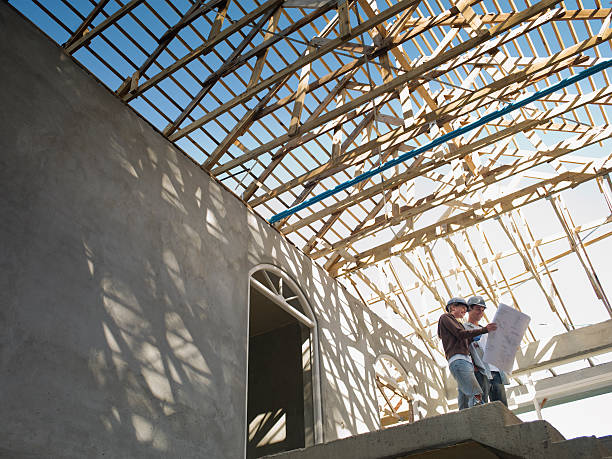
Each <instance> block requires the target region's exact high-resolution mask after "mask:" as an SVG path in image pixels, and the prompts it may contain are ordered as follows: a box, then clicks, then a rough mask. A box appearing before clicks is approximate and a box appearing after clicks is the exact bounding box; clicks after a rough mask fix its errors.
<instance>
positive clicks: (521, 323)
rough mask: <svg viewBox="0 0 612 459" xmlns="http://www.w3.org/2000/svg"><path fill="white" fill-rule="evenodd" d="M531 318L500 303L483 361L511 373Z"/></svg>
mask: <svg viewBox="0 0 612 459" xmlns="http://www.w3.org/2000/svg"><path fill="white" fill-rule="evenodd" d="M530 320H531V318H530V317H529V316H528V315H527V314H523V313H522V312H520V311H518V310H516V309H514V308H512V307H510V306H508V305H505V304H503V303H500V305H499V307H498V309H497V312H496V313H495V317H494V318H493V322H495V323H496V324H497V330H495V331H492V332H490V333H489V336H488V338H487V345H486V348H485V351H484V356H483V359H484V361H485V362H487V363H490V364H493V365H495V366H496V367H497V368H499V369H500V370H503V371H505V372H506V373H512V366H513V364H514V356H515V355H516V351H517V350H518V348H519V346H520V344H521V340H522V339H523V335H524V334H525V331H526V330H527V327H528V326H529V321H530Z"/></svg>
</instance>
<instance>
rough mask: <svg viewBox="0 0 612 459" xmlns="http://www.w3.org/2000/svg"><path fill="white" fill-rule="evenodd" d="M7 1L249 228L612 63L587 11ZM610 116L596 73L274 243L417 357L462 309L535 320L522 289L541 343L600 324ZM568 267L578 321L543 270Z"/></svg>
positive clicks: (481, 1)
mask: <svg viewBox="0 0 612 459" xmlns="http://www.w3.org/2000/svg"><path fill="white" fill-rule="evenodd" d="M9 3H11V4H13V6H14V7H15V8H17V9H18V10H19V11H21V12H22V14H24V15H25V16H27V17H29V18H30V19H31V20H32V21H33V22H34V23H35V24H37V25H38V26H39V27H40V28H41V29H42V30H43V31H45V32H46V33H47V34H48V35H49V36H51V38H52V39H54V40H55V41H56V42H57V43H59V44H60V45H62V46H63V48H64V49H65V51H66V52H67V53H68V54H70V55H72V56H73V57H74V58H75V59H76V60H77V61H79V62H80V63H82V64H83V65H84V66H85V67H87V68H88V69H89V70H90V71H91V72H92V73H93V74H94V75H96V76H97V77H98V78H99V79H100V80H101V81H102V82H103V83H104V84H106V85H107V86H108V87H109V88H110V89H111V90H112V91H113V92H115V93H116V95H117V97H119V98H121V99H122V100H124V101H125V102H126V103H128V104H129V105H130V106H132V107H133V108H134V109H135V110H136V111H137V112H139V113H140V114H142V115H143V116H144V117H145V118H146V119H148V120H149V121H150V122H151V123H152V124H153V125H154V126H155V127H156V128H158V129H159V130H160V131H161V132H162V133H163V135H164V136H166V137H167V138H168V139H169V140H170V141H172V142H174V143H175V144H176V145H177V146H179V147H180V148H181V149H182V150H183V151H185V152H186V154H188V155H189V156H191V157H192V158H193V159H194V160H195V161H196V162H197V163H198V164H200V165H201V167H202V168H203V169H204V170H206V171H208V172H209V173H210V174H212V175H213V176H215V177H216V178H217V179H218V180H219V181H221V182H222V183H224V184H225V186H226V187H227V188H228V189H230V190H233V192H234V193H235V194H236V195H237V196H239V197H240V198H242V199H243V200H244V201H245V202H247V203H248V204H249V205H250V206H252V207H253V208H254V209H255V210H256V211H257V212H258V213H259V214H260V215H262V216H263V217H265V218H269V217H271V216H272V215H274V214H276V213H278V212H280V211H282V210H284V209H286V208H288V207H290V206H292V205H295V204H296V203H300V202H302V201H304V200H305V199H307V198H308V197H310V196H313V195H316V194H319V193H321V192H322V191H325V190H328V189H330V188H333V187H334V186H336V185H337V184H339V183H341V182H344V181H346V180H349V179H351V178H353V177H354V176H355V175H357V174H359V173H361V172H363V171H367V170H369V169H371V168H373V167H376V166H377V165H379V164H381V163H383V162H385V161H386V160H387V159H389V158H393V157H395V156H397V155H398V154H400V153H402V152H405V151H410V150H412V149H414V148H415V147H418V146H421V145H424V144H426V143H428V142H429V141H430V140H431V139H433V138H435V137H436V136H440V135H442V134H444V133H446V132H450V131H452V130H454V129H456V128H458V127H461V126H464V125H466V124H468V123H470V122H471V121H473V120H475V119H478V118H480V117H482V116H483V115H485V114H486V113H490V112H492V111H494V110H497V109H499V108H501V107H504V106H506V105H507V104H508V103H510V102H513V101H515V100H518V99H520V98H523V97H525V96H527V95H530V94H532V93H534V92H535V91H537V90H539V89H542V88H544V87H547V86H550V85H551V84H553V83H555V82H557V81H559V80H560V79H561V78H565V77H567V76H569V75H572V74H575V73H577V72H579V71H580V70H582V69H584V68H586V67H589V66H592V65H594V64H596V63H598V62H602V61H603V60H606V59H610V58H611V57H612V52H611V46H610V39H612V28H611V27H610V22H611V18H612V8H604V7H602V6H601V4H600V3H599V0H591V1H590V3H588V4H587V3H586V2H585V1H582V0H574V1H565V2H560V1H559V0H540V1H534V2H531V1H526V0H521V1H518V0H458V1H456V2H455V1H454V0H354V1H349V0H331V1H314V0H310V1H308V0H285V1H282V0H267V1H261V0H254V1H242V0H240V1H239V0H181V1H178V0H177V1H169V0H131V1H127V0H96V1H93V0H90V1H80V2H77V1H71V0H27V1H26V0H24V1H16V0H15V1H10V2H9ZM611 104H612V86H611V85H610V79H609V76H608V73H606V72H602V73H600V74H597V75H594V76H592V77H589V78H588V79H586V80H583V81H582V82H580V83H576V84H574V85H573V86H571V87H568V88H566V89H565V90H563V91H559V92H557V93H554V94H552V95H550V96H547V97H545V98H543V99H541V100H540V101H539V102H537V103H532V104H530V105H529V106H527V107H524V108H522V109H520V110H517V111H515V112H513V113H511V114H510V115H506V116H504V117H502V118H499V119H497V120H493V121H491V122H490V123H488V124H486V125H485V126H484V127H482V128H479V129H476V130H474V131H472V132H470V133H468V134H465V135H464V136H462V137H460V138H457V139H455V140H453V141H451V142H449V143H447V144H445V145H442V146H440V147H437V148H434V149H433V150H431V151H428V152H426V153H424V154H422V155H420V156H418V157H416V158H414V159H412V160H409V161H408V162H406V163H403V164H401V165H399V166H397V167H395V168H393V169H391V170H389V171H386V172H384V173H382V174H380V175H379V176H376V177H374V178H372V179H370V180H368V181H365V182H361V183H360V184H358V185H356V186H354V187H353V188H351V189H348V190H346V191H342V192H340V193H338V194H336V195H334V196H332V197H329V198H327V199H325V200H324V201H323V202H321V203H318V204H315V205H312V206H311V207H309V208H307V209H304V210H302V211H300V212H298V213H297V214H295V215H293V216H291V217H289V218H288V219H285V220H283V221H281V222H279V223H277V224H276V227H277V228H278V230H279V231H280V232H281V233H282V234H284V235H286V236H287V237H288V238H289V239H290V240H291V241H292V242H293V243H294V244H295V245H296V246H297V247H299V248H301V249H302V250H303V251H304V252H305V253H306V254H308V255H309V256H310V257H312V258H313V259H314V260H317V261H318V262H319V263H320V264H321V265H322V266H324V267H325V269H326V270H327V271H328V272H329V273H330V274H331V275H333V276H336V277H338V278H339V279H340V280H342V281H343V282H345V284H346V285H347V286H348V288H349V290H350V289H351V288H352V287H355V289H354V290H353V291H352V292H353V293H355V294H356V295H358V296H360V297H361V298H362V300H363V301H364V303H366V304H368V305H372V307H374V306H376V305H379V306H382V307H383V309H384V308H386V309H388V310H391V311H393V314H394V317H395V318H397V319H402V321H403V323H404V324H405V325H407V326H408V328H407V329H406V330H407V331H406V335H407V336H408V337H411V336H413V337H415V338H416V340H417V341H419V340H420V341H421V342H422V343H427V347H428V348H430V349H437V348H439V346H437V344H436V342H435V338H433V336H434V335H435V325H434V324H435V320H436V319H437V316H438V315H439V314H440V311H441V308H442V307H443V305H444V303H445V299H446V298H448V297H450V296H454V295H455V294H457V293H460V294H464V295H466V296H467V295H469V294H480V295H484V296H485V298H486V299H487V300H488V301H491V302H495V303H496V302H498V301H500V299H502V298H506V301H511V302H512V303H514V304H515V305H516V306H517V307H519V308H520V307H521V306H523V307H524V308H525V309H527V310H528V312H529V313H530V314H532V313H534V310H533V308H535V306H533V305H530V306H525V302H524V301H523V300H520V298H519V295H518V294H515V293H514V291H515V290H516V289H518V288H519V286H521V285H523V284H524V283H529V284H530V285H532V286H533V290H531V292H532V293H533V292H536V293H537V295H540V298H539V299H538V304H539V305H538V306H537V307H538V308H541V309H542V310H545V312H542V314H543V315H542V317H539V319H538V320H540V321H548V322H550V323H551V324H552V323H553V322H554V323H555V325H554V326H552V328H551V329H550V330H552V331H553V332H560V331H566V330H572V329H573V328H576V327H579V326H581V325H582V324H586V323H594V322H597V321H601V320H605V319H608V318H610V317H612V308H611V306H610V303H609V300H608V297H607V296H606V293H605V283H606V282H608V281H607V279H606V280H604V279H602V278H601V277H600V276H598V274H597V266H598V262H597V260H592V258H593V253H592V250H593V249H588V247H589V246H591V245H592V244H595V245H594V246H593V247H600V245H598V244H603V243H607V244H608V245H607V246H606V247H610V246H609V241H610V239H607V237H608V236H609V235H610V234H611V233H610V226H609V224H610V223H611V220H612V217H611V216H612V192H611V188H612V183H611V180H610V175H609V173H610V171H611V169H612V156H611V154H610V145H611V142H610V140H609V139H610V138H611V137H612V126H611V125H610V122H609V116H610V105H611ZM580 184H584V187H583V188H584V189H585V190H587V191H585V193H586V194H585V195H584V196H586V197H585V198H580V199H587V200H588V201H589V203H591V204H593V203H594V202H595V201H597V203H596V204H593V206H595V207H596V209H595V211H594V214H593V215H594V216H595V217H596V218H591V219H590V220H589V221H588V222H575V221H574V218H573V217H572V215H571V214H570V210H569V206H568V205H567V204H566V202H565V199H568V198H566V197H567V196H569V195H567V193H574V192H578V191H577V190H574V188H576V187H577V186H578V185H580ZM581 187H582V185H581ZM581 187H579V188H578V189H583V188H581ZM566 190H570V191H566ZM562 192H563V193H562ZM564 193H565V194H564ZM564 197H565V198H564ZM580 199H578V200H576V199H574V200H573V202H580ZM569 200H570V201H572V199H569ZM530 206H535V207H533V208H534V209H537V210H536V211H535V212H536V213H540V212H548V213H547V214H546V216H544V217H542V218H544V219H546V220H547V221H546V222H545V223H542V222H539V221H538V218H537V217H536V218H534V217H529V216H528V214H529V209H530ZM538 206H539V207H538ZM544 207H545V208H546V210H545V211H544V210H539V209H543V208H544ZM579 210H582V209H579ZM574 212H575V210H574ZM532 214H533V212H532ZM581 215H582V214H581ZM589 215H590V214H589ZM550 220H552V222H551V221H550ZM553 223H554V225H557V226H554V225H553ZM534 227H542V228H545V230H544V232H545V233H546V234H544V235H539V234H538V233H540V231H539V230H537V229H534ZM595 231H599V234H597V237H591V235H592V234H593V232H595ZM589 238H590V239H589ZM502 239H503V240H504V241H505V242H503V243H498V242H496V241H497V240H502ZM606 241H607V242H606ZM438 243H439V244H438ZM601 247H603V246H601ZM589 250H591V251H589ZM570 256H571V257H573V258H572V259H573V260H574V264H575V266H577V267H578V268H579V269H580V270H581V272H582V274H581V276H582V277H583V280H582V284H581V285H582V286H583V287H584V289H585V290H588V291H589V292H590V295H592V296H593V304H596V305H597V306H594V307H596V308H599V309H598V310H597V311H596V313H594V314H592V315H589V317H588V318H584V317H580V318H579V319H576V317H575V313H574V312H572V309H574V310H575V308H572V307H571V306H569V305H568V303H570V302H574V299H573V298H571V299H570V300H567V299H565V298H564V295H563V286H562V285H559V284H560V283H563V282H564V281H563V279H562V278H561V280H560V278H558V277H557V278H556V277H555V276H556V275H555V274H554V273H555V272H556V271H557V268H556V267H553V266H552V265H551V263H553V264H554V263H555V262H558V261H559V260H561V259H564V258H568V257H570ZM572 269H573V268H572ZM372 270H374V271H376V273H375V274H372V273H373V271H372ZM608 272H609V271H608ZM424 298H425V299H424ZM421 303H422V304H421ZM529 308H532V309H529ZM536 315H537V314H536ZM400 328H401V327H400ZM542 334H546V329H545V327H544V328H542V327H540V328H538V327H537V324H534V323H532V327H531V328H530V330H529V332H528V334H527V336H526V337H525V340H526V342H528V341H532V340H534V339H536V338H538V337H540V336H542ZM432 356H433V354H432ZM438 357H439V356H437V357H436V358H438ZM589 362H590V364H591V365H592V361H589Z"/></svg>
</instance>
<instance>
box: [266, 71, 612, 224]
mask: <svg viewBox="0 0 612 459" xmlns="http://www.w3.org/2000/svg"><path fill="white" fill-rule="evenodd" d="M610 66H612V59H610V60H607V61H605V62H601V63H599V64H597V65H594V66H592V67H589V68H588V69H585V70H583V71H582V72H580V73H578V74H576V75H573V76H571V77H568V78H565V79H563V80H561V81H559V82H558V83H555V84H554V85H552V86H550V87H548V88H546V89H542V90H541V91H538V92H535V93H534V94H532V95H531V96H529V97H526V98H525V99H522V100H519V101H518V102H514V103H512V104H509V105H507V106H506V107H504V108H502V109H500V110H497V111H495V112H493V113H489V114H488V115H485V116H483V117H482V118H481V119H479V120H477V121H474V122H473V123H470V124H468V125H466V126H463V127H460V128H458V129H455V130H454V131H451V132H449V133H447V134H444V135H442V136H440V137H438V138H436V139H434V140H432V141H431V142H429V143H428V144H425V145H423V146H421V147H418V148H415V149H414V150H412V151H409V152H407V153H404V154H402V155H400V156H398V157H397V158H394V159H392V160H389V161H387V162H385V163H384V164H381V165H380V166H378V167H376V168H374V169H371V170H369V171H367V172H364V173H363V174H360V175H358V176H356V177H354V178H352V179H351V180H347V181H346V182H343V183H340V184H339V185H337V186H335V187H334V188H331V189H329V190H327V191H324V192H323V193H321V194H318V195H316V196H313V197H312V198H309V199H307V200H305V201H304V202H302V203H300V204H297V205H295V206H293V207H290V208H289V209H287V210H284V211H282V212H280V213H278V214H276V215H274V216H272V218H270V220H269V222H270V223H276V222H278V221H280V220H283V219H284V218H287V217H289V216H291V215H293V214H294V213H296V212H299V211H300V210H302V209H305V208H306V207H309V206H311V205H313V204H315V203H317V202H319V201H322V200H323V199H325V198H328V197H330V196H333V195H334V194H336V193H339V192H340V191H342V190H346V189H347V188H350V187H352V186H355V185H356V184H358V183H359V182H363V181H364V180H368V179H370V178H372V177H374V176H375V175H377V174H380V173H381V172H384V171H386V170H387V169H390V168H392V167H394V166H397V165H398V164H400V163H403V162H404V161H407V160H408V159H410V158H414V157H415V156H417V155H420V154H421V153H423V152H426V151H428V150H431V149H432V148H434V147H437V146H438V145H441V144H443V143H446V142H448V141H449V140H451V139H454V138H455V137H459V136H460V135H463V134H465V133H467V132H469V131H471V130H473V129H476V128H477V127H480V126H482V125H484V124H486V123H488V122H489V121H492V120H494V119H497V118H500V117H502V116H504V115H507V114H508V113H510V112H512V111H514V110H516V109H518V108H521V107H524V106H525V105H528V104H530V103H531V102H534V101H536V100H538V99H540V98H541V97H544V96H547V95H549V94H552V93H553V92H556V91H558V90H559V89H563V88H565V87H567V86H570V85H572V84H574V83H576V82H578V81H580V80H583V79H585V78H588V77H590V76H591V75H594V74H595V73H598V72H601V71H602V70H605V69H607V68H608V67H610Z"/></svg>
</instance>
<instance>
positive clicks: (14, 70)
mask: <svg viewBox="0 0 612 459" xmlns="http://www.w3.org/2000/svg"><path fill="white" fill-rule="evenodd" d="M0 103H1V106H2V110H0V194H1V196H2V199H0V212H1V215H2V219H0V254H1V256H0V387H1V390H0V419H2V423H0V453H6V454H8V455H10V456H13V457H18V456H19V454H21V453H23V454H26V453H30V454H34V455H45V456H56V457H97V456H101V455H106V456H111V457H113V456H114V457H116V456H130V457H157V456H159V457H162V456H163V457H168V456H176V457H178V456H180V457H209V458H217V457H228V458H236V457H241V456H242V454H243V451H244V447H245V440H244V429H245V415H246V406H245V385H246V363H247V362H246V358H247V356H246V346H247V331H246V330H247V329H246V327H247V321H248V311H247V304H248V292H249V285H248V273H249V272H250V270H251V269H252V268H254V267H255V266H257V265H259V264H262V263H269V264H272V265H275V266H278V267H279V268H280V269H282V270H284V271H285V272H286V273H288V275H289V276H291V277H292V278H293V279H294V280H295V281H296V282H297V283H298V285H300V286H301V288H302V289H303V292H304V294H305V295H306V298H307V299H308V301H309V303H310V305H311V307H312V309H313V311H314V312H315V315H316V319H317V323H318V326H319V336H320V349H319V351H320V356H321V373H322V381H321V392H322V402H323V418H324V432H323V433H324V437H325V440H331V439H334V438H338V437H342V436H346V435H349V434H352V433H357V432H363V431H366V430H370V429H375V428H377V427H378V415H377V406H376V401H375V396H374V394H375V392H374V391H375V388H374V369H373V365H374V360H375V358H376V355H378V354H380V353H388V354H391V355H393V356H394V357H396V358H397V359H398V360H399V361H400V362H402V363H403V364H404V365H405V367H406V369H407V370H408V371H409V372H411V373H412V374H415V375H417V377H418V378H417V379H418V381H417V383H416V384H418V385H419V387H418V388H417V392H419V393H420V394H423V395H424V396H426V397H427V400H425V401H424V402H423V403H422V406H423V409H424V410H425V412H429V413H434V412H435V411H436V410H438V411H439V410H440V406H439V401H438V400H437V399H436V397H437V395H436V394H440V393H441V392H442V390H441V389H440V386H439V383H438V382H436V381H437V380H436V378H438V376H437V375H438V373H437V368H436V367H435V365H434V364H433V363H431V361H430V359H429V358H428V357H427V356H426V355H424V354H422V353H421V352H420V351H418V350H417V349H415V348H414V347H412V346H410V345H409V343H407V342H405V341H403V340H402V338H401V337H400V336H399V335H398V334H396V333H395V332H393V331H392V330H390V329H389V327H387V326H385V325H384V324H383V323H382V322H381V321H380V320H379V319H378V318H377V317H376V316H374V315H372V314H370V313H369V312H367V310H365V309H364V307H363V306H362V305H361V304H359V302H358V301H357V300H355V299H354V298H353V297H351V296H350V295H348V294H347V293H346V292H345V291H344V289H343V288H342V287H341V286H340V285H339V284H338V283H337V282H335V281H334V280H333V279H331V278H330V277H328V276H327V275H326V273H325V272H324V271H323V270H322V269H321V268H319V267H318V266H317V265H315V264H313V263H312V262H311V261H310V260H309V259H308V258H307V257H305V256H304V255H303V254H302V253H300V252H299V251H298V250H296V249H295V248H294V247H293V246H292V245H291V244H289V243H287V241H285V240H284V239H283V238H282V237H281V236H279V234H278V233H277V232H276V231H275V230H274V229H272V228H271V227H270V226H269V225H268V224H267V223H266V222H265V221H264V220H262V219H261V218H259V217H258V216H257V215H255V214H254V213H253V212H251V211H249V210H248V209H247V207H246V206H245V205H244V204H243V203H241V202H240V201H239V200H238V199H236V198H235V197H234V196H232V195H231V194H230V193H228V192H227V191H226V190H225V189H224V188H223V187H221V186H220V185H218V184H217V183H216V182H215V181H214V180H211V179H210V178H209V177H208V176H207V175H206V174H205V173H203V172H202V171H201V170H200V169H199V168H198V167H197V166H196V165H195V164H194V163H193V162H192V161H190V160H189V159H188V158H186V157H185V156H184V155H183V154H182V153H181V152H180V151H178V150H177V149H176V148H175V147H174V146H173V145H171V144H170V143H169V142H168V141H166V140H165V139H164V138H163V137H162V136H161V135H159V133H158V132H156V131H155V130H154V129H153V128H152V127H151V126H150V125H149V124H148V123H147V122H145V121H143V120H142V119H141V118H140V117H139V116H137V115H136V114H135V113H134V112H133V111H132V110H131V109H130V108H129V107H127V106H125V105H124V104H123V103H122V102H120V101H119V100H118V99H117V98H115V97H114V95H113V94H112V93H111V92H109V91H108V90H107V89H105V88H104V87H103V86H102V85H101V84H100V83H98V82H97V81H96V80H95V79H94V78H93V77H91V76H90V75H89V74H88V73H87V72H86V71H84V70H83V69H82V68H80V67H79V66H78V65H76V64H75V63H74V62H73V61H72V59H71V58H70V57H69V56H67V55H65V54H64V53H63V52H62V50H61V49H60V48H59V47H58V46H57V45H56V44H54V43H52V42H51V41H49V40H48V39H47V38H46V37H44V36H43V35H42V34H41V33H40V32H38V31H37V30H36V29H35V27H33V26H32V25H31V24H29V23H27V22H26V21H25V20H23V19H22V18H21V17H20V16H19V15H18V14H17V13H15V12H14V11H13V10H12V9H11V8H10V7H9V6H8V5H6V4H5V3H4V2H1V3H0ZM421 375H422V376H421Z"/></svg>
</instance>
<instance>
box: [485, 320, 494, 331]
mask: <svg viewBox="0 0 612 459" xmlns="http://www.w3.org/2000/svg"><path fill="white" fill-rule="evenodd" d="M485 328H486V329H487V331H488V332H492V331H493V330H497V324H496V323H494V322H492V323H490V324H487V326H486V327H485Z"/></svg>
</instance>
